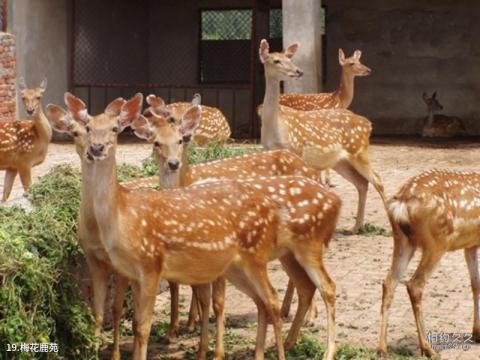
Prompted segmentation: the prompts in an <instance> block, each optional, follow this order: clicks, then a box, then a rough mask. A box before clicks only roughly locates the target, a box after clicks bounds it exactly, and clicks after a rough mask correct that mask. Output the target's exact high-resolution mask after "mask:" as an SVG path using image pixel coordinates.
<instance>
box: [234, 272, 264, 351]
mask: <svg viewBox="0 0 480 360" xmlns="http://www.w3.org/2000/svg"><path fill="white" fill-rule="evenodd" d="M225 276H226V278H227V279H228V280H229V281H230V282H231V283H232V284H233V285H235V287H236V288H237V289H238V290H240V291H241V292H243V293H244V294H246V295H247V296H249V297H250V298H251V299H252V300H253V301H254V302H255V305H256V306H257V322H258V323H257V337H256V340H255V357H254V359H255V360H263V359H264V356H265V339H266V336H267V321H268V319H267V310H266V308H265V304H264V303H263V301H262V299H261V298H260V297H259V296H258V294H257V292H256V291H255V289H254V287H253V285H252V284H251V282H250V281H249V279H248V276H246V274H245V273H244V272H243V270H242V269H241V268H238V267H237V266H235V265H232V266H231V267H230V268H229V269H228V271H227V273H226V274H225Z"/></svg>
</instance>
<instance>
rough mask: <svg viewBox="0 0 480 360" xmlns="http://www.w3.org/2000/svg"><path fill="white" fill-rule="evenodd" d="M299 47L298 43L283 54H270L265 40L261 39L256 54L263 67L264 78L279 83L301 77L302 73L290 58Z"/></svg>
mask: <svg viewBox="0 0 480 360" xmlns="http://www.w3.org/2000/svg"><path fill="white" fill-rule="evenodd" d="M299 46H300V45H299V44H298V43H294V44H292V45H290V46H289V47H288V48H287V49H286V50H285V51H284V52H274V53H271V52H270V46H269V45H268V42H267V40H265V39H263V40H262V41H261V42H260V48H259V50H258V53H259V55H260V61H261V62H262V64H264V65H265V76H266V77H269V78H274V79H277V80H279V81H282V80H289V79H298V78H300V77H302V75H303V71H302V70H300V69H299V68H298V67H297V66H296V65H295V64H294V63H293V62H292V57H293V55H295V53H296V52H297V50H298V48H299Z"/></svg>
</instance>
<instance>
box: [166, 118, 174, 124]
mask: <svg viewBox="0 0 480 360" xmlns="http://www.w3.org/2000/svg"><path fill="white" fill-rule="evenodd" d="M167 121H168V122H169V123H170V124H173V123H175V119H174V118H173V117H171V116H170V117H169V118H168V120H167Z"/></svg>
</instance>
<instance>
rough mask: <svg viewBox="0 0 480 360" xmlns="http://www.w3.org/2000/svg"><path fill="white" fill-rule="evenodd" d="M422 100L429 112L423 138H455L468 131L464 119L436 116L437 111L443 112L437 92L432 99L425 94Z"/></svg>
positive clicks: (424, 123) (424, 124)
mask: <svg viewBox="0 0 480 360" xmlns="http://www.w3.org/2000/svg"><path fill="white" fill-rule="evenodd" d="M422 98H423V101H424V102H425V104H426V105H427V111H428V115H427V117H426V118H425V120H424V122H423V129H422V136H425V137H453V136H455V135H459V134H460V133H461V132H465V131H466V128H465V125H464V124H463V121H462V119H460V118H458V117H455V116H447V115H442V114H436V112H437V111H440V110H443V106H442V104H440V102H439V101H438V99H437V92H436V91H435V92H434V93H433V94H432V96H431V97H428V95H427V94H426V93H423V95H422Z"/></svg>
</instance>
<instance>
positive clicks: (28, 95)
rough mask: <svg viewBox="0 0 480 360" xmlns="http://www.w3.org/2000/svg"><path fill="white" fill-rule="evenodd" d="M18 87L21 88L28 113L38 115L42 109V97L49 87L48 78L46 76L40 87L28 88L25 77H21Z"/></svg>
mask: <svg viewBox="0 0 480 360" xmlns="http://www.w3.org/2000/svg"><path fill="white" fill-rule="evenodd" d="M18 88H19V90H20V94H21V96H22V101H23V105H24V106H25V110H26V111H27V114H28V115H30V116H35V115H37V114H38V112H39V110H40V109H41V103H40V100H41V99H42V96H43V93H44V92H45V90H46V89H47V79H46V78H44V79H43V80H42V82H41V83H40V86H39V87H35V88H27V85H26V84H25V79H24V78H23V77H21V78H20V79H19V80H18Z"/></svg>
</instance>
